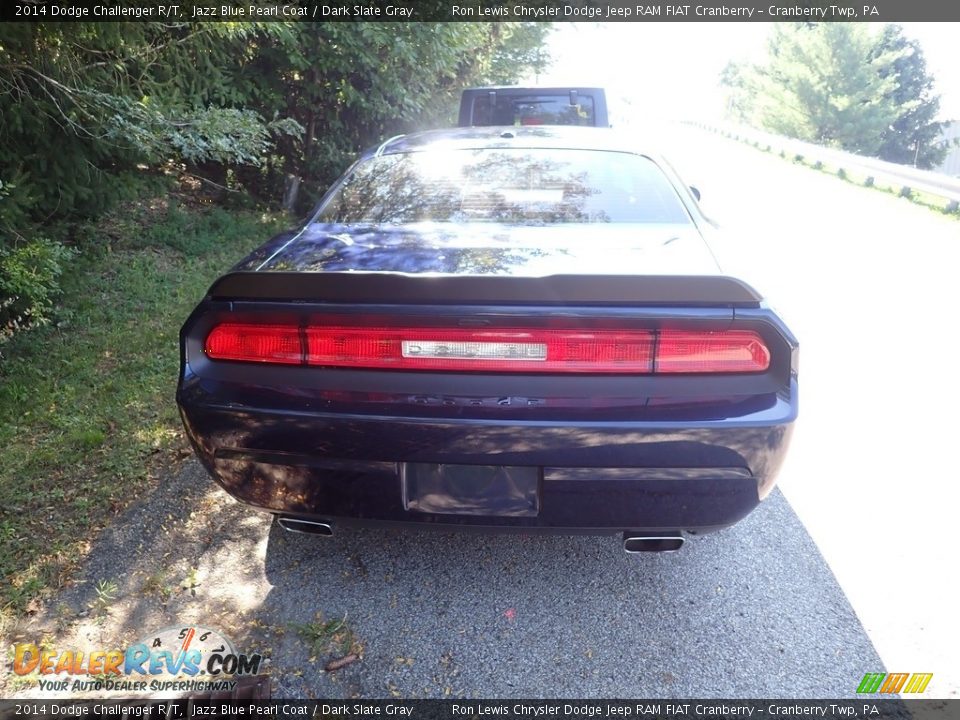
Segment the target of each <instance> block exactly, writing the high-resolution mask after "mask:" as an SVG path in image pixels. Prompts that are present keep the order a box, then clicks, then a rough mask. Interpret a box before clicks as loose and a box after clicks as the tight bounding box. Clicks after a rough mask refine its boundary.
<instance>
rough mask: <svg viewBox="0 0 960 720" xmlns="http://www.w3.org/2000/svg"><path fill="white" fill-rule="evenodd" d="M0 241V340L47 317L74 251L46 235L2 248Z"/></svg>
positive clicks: (41, 321)
mask: <svg viewBox="0 0 960 720" xmlns="http://www.w3.org/2000/svg"><path fill="white" fill-rule="evenodd" d="M2 245H3V243H2V241H0V342H2V341H4V340H6V339H7V338H9V337H10V336H11V335H12V334H13V333H14V332H16V331H17V330H19V329H21V328H23V327H25V326H27V325H35V324H42V323H44V322H47V321H49V319H50V313H51V311H52V310H53V301H54V298H56V296H57V295H58V294H59V292H60V276H61V275H62V274H63V271H64V268H65V266H66V264H67V261H68V260H69V259H70V258H71V257H72V256H73V254H74V251H73V250H72V249H70V248H68V247H65V246H64V245H62V244H61V243H59V242H56V241H54V240H50V239H48V238H45V237H35V238H32V239H30V240H26V241H22V242H20V243H19V244H17V245H14V246H13V247H8V248H4V247H2Z"/></svg>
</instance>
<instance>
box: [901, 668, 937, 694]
mask: <svg viewBox="0 0 960 720" xmlns="http://www.w3.org/2000/svg"><path fill="white" fill-rule="evenodd" d="M932 678H933V673H914V674H913V675H911V676H910V682H908V683H907V686H906V687H905V688H904V689H903V692H905V693H922V692H923V691H924V690H926V689H927V685H929V684H930V680H931V679H932Z"/></svg>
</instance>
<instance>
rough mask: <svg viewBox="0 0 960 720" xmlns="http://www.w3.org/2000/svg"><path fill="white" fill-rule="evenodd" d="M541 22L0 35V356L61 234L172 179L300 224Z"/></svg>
mask: <svg viewBox="0 0 960 720" xmlns="http://www.w3.org/2000/svg"><path fill="white" fill-rule="evenodd" d="M548 29H549V28H548V26H547V25H544V24H542V23H437V24H426V23H386V24H377V23H329V24H327V23H324V24H320V23H316V24H315V23H292V24H285V23H276V22H268V23H203V24H200V23H169V22H138V23H96V22H91V23H44V22H38V23H7V24H4V25H2V26H0V145H2V146H3V147H4V148H6V149H7V151H6V152H4V153H0V342H2V340H3V339H4V338H5V337H9V336H10V335H11V334H12V333H13V332H14V331H15V330H17V329H19V328H21V327H23V326H26V325H30V324H38V323H42V322H46V321H49V320H50V318H51V309H52V306H53V303H54V298H55V296H56V293H57V292H58V290H59V285H60V278H61V277H62V276H63V273H64V269H65V267H66V261H67V260H68V259H69V258H70V257H71V252H70V251H69V249H66V248H69V247H71V246H74V245H75V244H76V243H75V238H74V237H73V234H74V232H75V228H76V225H77V223H78V222H82V221H85V220H89V219H91V218H96V217H98V216H99V215H100V214H101V213H103V212H105V211H107V210H109V209H110V208H111V207H114V206H115V205H116V204H117V203H118V202H123V201H129V200H132V199H134V198H137V197H141V196H142V195H143V194H144V192H145V191H144V187H145V185H147V184H149V183H151V182H152V181H154V180H156V178H158V177H163V176H164V174H169V173H171V172H173V173H174V174H176V175H180V174H182V173H183V172H187V173H190V174H191V175H193V176H195V177H199V178H202V181H203V182H204V183H205V184H207V186H208V187H216V188H218V189H220V190H221V192H224V193H229V192H243V193H245V194H247V195H250V196H253V197H255V198H256V199H257V200H259V201H261V202H265V203H268V204H272V205H275V206H276V205H280V204H282V205H283V206H284V207H285V208H286V209H288V210H295V211H301V210H304V209H305V208H306V207H307V206H309V205H310V204H311V203H312V202H313V201H314V200H315V199H316V198H317V196H318V194H319V192H320V191H321V189H323V188H325V187H326V186H327V185H328V184H329V182H330V181H331V180H332V179H333V178H334V177H335V176H337V175H338V174H339V173H340V172H341V171H342V170H343V169H344V168H345V166H346V165H347V163H348V162H349V160H350V158H351V157H352V156H353V155H354V154H355V153H356V152H357V151H358V150H359V149H361V148H362V147H364V146H367V145H370V144H373V143H375V142H377V141H378V140H380V139H382V138H383V137H384V136H387V135H391V134H396V133H400V132H407V131H409V130H412V129H415V128H417V127H421V126H426V125H431V124H434V123H436V122H439V121H441V120H443V121H446V120H448V119H449V118H450V117H451V116H452V113H453V111H454V109H455V97H456V95H457V93H458V92H459V91H460V89H461V88H462V87H463V86H465V85H467V84H470V83H479V82H486V81H497V82H509V81H512V80H515V79H516V78H517V77H519V76H520V75H521V74H522V73H524V72H526V71H527V70H528V69H529V68H531V67H533V66H537V65H538V64H541V63H542V62H543V58H542V57H541V55H540V52H539V48H540V45H541V41H542V39H543V37H544V35H545V34H546V32H547V31H548Z"/></svg>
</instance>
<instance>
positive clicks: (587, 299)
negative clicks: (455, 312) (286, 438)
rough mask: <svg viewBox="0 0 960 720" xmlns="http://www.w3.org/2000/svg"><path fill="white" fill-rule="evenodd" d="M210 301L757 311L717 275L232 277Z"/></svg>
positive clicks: (735, 283) (745, 290)
mask: <svg viewBox="0 0 960 720" xmlns="http://www.w3.org/2000/svg"><path fill="white" fill-rule="evenodd" d="M208 297H209V298H210V299H213V300H293V301H306V302H331V303H353V304H356V303H361V304H366V303H369V304H398V303H402V304H413V305H425V304H430V305H464V304H466V305H474V304H476V305H479V304H491V305H638V304H642V305H670V306H696V307H703V306H722V307H757V306H758V305H759V303H760V300H761V299H762V298H761V296H760V295H759V294H758V293H757V291H756V290H754V289H753V288H752V287H750V286H749V285H747V284H746V283H744V282H742V281H740V280H737V279H736V278H731V277H725V276H716V275H599V276H598V275H589V276H587V275H548V276H546V277H516V276H502V275H408V274H404V273H385V272H232V273H229V274H227V275H224V276H223V277H221V278H220V279H219V280H217V281H216V282H215V283H214V284H213V286H212V287H211V288H210V290H209V292H208Z"/></svg>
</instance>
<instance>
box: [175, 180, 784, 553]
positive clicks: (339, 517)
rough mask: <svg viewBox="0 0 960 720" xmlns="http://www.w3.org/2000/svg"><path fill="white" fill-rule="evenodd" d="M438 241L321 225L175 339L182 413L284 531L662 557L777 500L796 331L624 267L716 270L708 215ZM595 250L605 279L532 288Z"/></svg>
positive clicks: (762, 308) (225, 284) (217, 471)
mask: <svg viewBox="0 0 960 720" xmlns="http://www.w3.org/2000/svg"><path fill="white" fill-rule="evenodd" d="M407 179H408V180H409V178H407ZM428 189H429V190H431V191H432V190H434V188H428ZM688 201H689V198H685V199H684V202H688ZM461 210H462V208H461ZM365 212H366V211H365ZM691 212H693V210H691ZM319 219H323V218H319ZM691 226H692V227H691ZM437 227H438V226H437V225H435V224H427V225H424V224H416V223H413V224H411V223H407V224H399V225H397V226H396V227H395V228H386V227H385V226H383V225H376V226H359V225H357V224H352V225H342V226H341V225H330V224H324V223H317V222H314V223H312V224H310V225H308V226H307V227H306V228H304V229H303V231H302V232H301V233H300V234H299V235H298V236H296V237H292V238H284V239H283V241H282V242H278V243H275V244H274V245H273V246H268V247H269V248H270V251H269V252H260V253H259V254H255V256H253V257H255V258H256V262H255V263H254V262H247V263H242V264H241V265H240V266H238V269H237V270H236V271H235V272H232V273H230V274H228V275H226V276H224V277H223V278H221V279H220V280H219V281H218V282H217V283H215V284H214V286H213V287H212V288H211V290H210V292H209V293H208V295H207V297H206V298H205V299H204V300H203V302H202V303H201V304H200V305H199V306H198V307H197V309H196V310H195V311H194V313H193V314H192V315H191V316H190V318H189V319H188V320H187V322H186V324H185V325H184V327H183V330H182V334H181V345H182V374H181V378H180V385H179V389H178V402H179V404H180V408H181V413H182V416H183V420H184V423H185V426H186V428H187V431H188V434H189V437H190V439H191V441H192V443H193V445H194V447H195V448H196V451H197V454H198V456H199V458H200V459H201V461H202V462H203V464H204V465H205V467H206V468H207V470H208V471H209V472H210V473H211V475H212V476H213V477H214V478H215V479H216V480H217V482H219V483H220V484H221V485H222V486H223V487H224V488H225V489H226V490H227V491H228V492H229V493H231V494H232V495H233V496H235V497H236V498H238V499H240V500H241V501H243V502H246V503H249V504H250V505H253V506H255V507H258V508H260V509H263V510H266V511H269V512H273V513H277V514H279V515H281V516H282V517H284V518H285V520H284V522H285V523H286V524H287V526H288V527H291V528H294V529H304V530H309V529H314V530H319V531H321V532H327V531H329V530H330V529H331V528H334V527H336V526H337V525H340V524H354V523H361V524H412V525H418V526H422V527H431V526H432V527H456V528H475V529H488V530H489V529H492V530H497V531H517V532H538V531H545V532H562V533H567V532H569V533H576V532H588V533H608V532H609V533H618V532H624V533H626V534H627V536H628V542H630V541H632V542H633V548H634V549H669V548H672V547H675V546H677V545H678V544H679V542H680V540H679V533H680V531H683V530H696V531H701V532H702V531H708V530H713V529H718V528H721V527H725V526H727V525H730V524H732V523H734V522H736V521H737V520H739V519H741V518H742V517H744V516H745V515H746V514H747V513H749V512H750V511H751V510H752V509H753V508H754V507H755V506H756V505H757V504H758V503H759V502H760V500H761V499H762V498H763V497H765V496H766V495H767V494H768V493H769V492H770V490H771V489H772V487H773V484H774V481H775V477H776V473H777V470H778V468H779V466H780V464H781V463H782V461H783V458H784V454H785V452H786V448H787V445H788V443H789V438H790V433H791V428H792V424H793V421H794V419H795V418H796V413H797V367H796V358H797V343H796V340H795V339H794V338H793V336H792V335H791V334H790V332H789V330H788V329H787V328H786V327H785V325H784V324H783V323H782V321H781V320H780V319H779V318H778V317H777V316H776V314H775V313H774V312H773V311H772V310H771V309H770V308H769V307H768V306H767V305H766V304H765V303H764V302H763V300H762V299H761V297H760V296H759V295H758V294H757V293H756V292H755V291H754V290H753V289H752V288H751V287H749V286H747V285H745V284H744V283H742V282H740V281H738V280H735V279H732V278H728V277H724V276H722V275H720V274H711V273H710V272H707V271H705V270H709V267H708V266H709V264H710V263H713V262H714V261H713V260H712V259H709V262H708V263H707V266H701V267H699V268H698V270H699V271H698V272H695V273H692V274H681V273H676V272H670V273H643V272H638V273H635V274H632V273H623V272H613V271H611V269H614V270H615V269H616V268H618V267H619V268H621V269H624V268H625V267H626V265H627V258H637V257H641V258H646V259H645V261H644V262H643V263H641V264H642V265H643V266H644V267H645V268H647V269H648V270H652V269H655V268H656V267H658V265H659V266H661V267H672V266H673V265H674V264H677V263H679V264H680V265H691V264H692V263H691V261H690V257H691V253H693V251H692V250H691V248H699V250H698V251H697V252H698V253H699V255H700V257H701V258H704V257H706V256H708V255H709V252H708V251H707V250H706V249H705V247H704V245H703V242H702V238H701V237H700V236H699V233H698V232H697V231H696V227H695V223H691V224H690V225H689V226H683V227H680V226H678V227H671V228H670V229H669V231H668V232H665V229H666V228H665V225H664V224H663V223H656V224H654V226H653V227H651V228H639V227H638V226H635V225H633V224H628V225H627V226H624V227H623V228H621V229H620V230H622V231H625V232H627V233H629V235H630V237H631V238H634V240H632V241H631V242H632V243H633V244H632V245H630V244H629V243H628V245H626V246H625V245H624V244H623V242H622V240H621V239H620V238H621V235H619V234H617V232H619V231H617V232H614V229H613V228H612V227H609V226H607V225H606V224H604V225H603V226H602V228H603V229H602V230H601V229H599V228H595V229H594V230H593V231H591V233H590V236H591V237H592V238H593V242H590V241H584V240H583V239H582V237H581V236H582V233H583V227H582V226H581V225H580V224H579V223H574V224H573V226H572V227H571V226H568V227H565V228H557V227H549V226H547V227H543V226H540V227H535V228H527V229H526V230H519V229H517V228H516V227H504V226H501V225H495V226H485V227H483V228H482V232H481V233H480V236H478V235H477V234H476V233H475V232H474V230H475V227H474V226H473V225H471V226H470V230H469V231H468V232H466V233H464V232H460V231H458V232H453V231H452V230H451V229H450V228H449V227H447V225H444V224H442V227H440V229H439V230H438V229H437ZM609 233H613V236H615V239H614V240H610V241H609V242H605V241H604V237H605V236H606V235H608V234H609ZM648 235H649V236H650V237H656V238H657V241H656V242H655V243H653V244H650V243H648V244H646V245H644V244H643V242H640V241H639V240H636V238H643V237H646V236H648ZM567 236H569V237H571V238H573V237H574V236H576V237H579V238H580V240H579V241H576V240H573V239H571V240H569V241H568V240H566V239H564V238H565V237H567ZM548 237H549V240H548V239H547V238H548ZM644 242H645V241H644ZM685 248H686V249H685ZM693 254H697V253H693ZM264 258H268V259H266V260H264ZM411 258H412V259H411ZM598 258H600V259H602V260H603V261H604V263H605V267H606V268H607V271H606V272H605V274H598V271H597V267H595V266H594V267H589V269H590V270H591V271H590V272H589V273H587V272H560V273H553V274H542V275H533V274H530V271H531V268H532V267H533V266H534V265H536V267H544V268H546V267H549V268H564V267H566V268H568V269H570V270H575V269H576V268H577V267H580V268H581V269H584V270H586V269H588V266H590V263H591V262H593V263H596V262H598ZM655 258H659V260H657V259H655ZM671 258H672V259H671ZM678 258H679V260H678ZM457 268H459V269H461V270H466V271H465V272H464V271H460V272H457V271H456V269H457ZM630 547H631V546H630V545H629V544H628V549H629V548H630Z"/></svg>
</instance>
